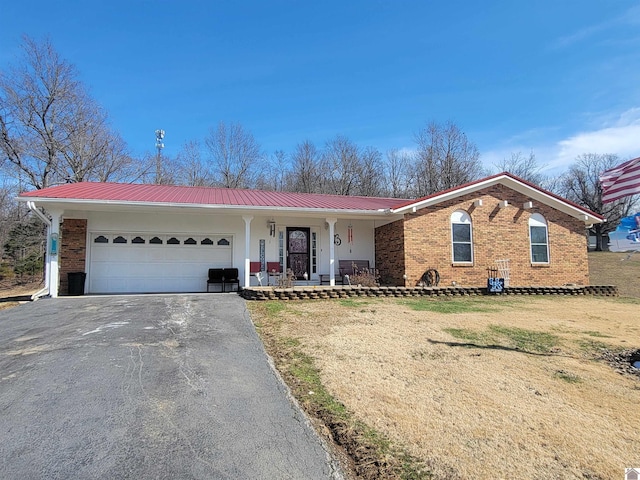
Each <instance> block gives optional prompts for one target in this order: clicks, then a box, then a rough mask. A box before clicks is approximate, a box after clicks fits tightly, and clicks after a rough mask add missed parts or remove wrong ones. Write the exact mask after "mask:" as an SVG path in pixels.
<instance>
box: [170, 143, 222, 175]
mask: <svg viewBox="0 0 640 480" xmlns="http://www.w3.org/2000/svg"><path fill="white" fill-rule="evenodd" d="M176 163H177V171H178V173H177V179H176V180H177V183H179V184H181V185H189V186H192V187H210V186H212V185H214V184H215V182H214V180H213V172H212V171H211V168H210V165H209V164H207V162H205V161H204V159H203V158H202V147H201V145H200V142H198V141H197V140H192V141H189V142H186V143H185V144H184V145H183V146H182V148H181V149H180V151H179V152H178V155H177V157H176Z"/></svg>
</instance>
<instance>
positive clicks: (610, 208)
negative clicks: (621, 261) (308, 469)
mask: <svg viewBox="0 0 640 480" xmlns="http://www.w3.org/2000/svg"><path fill="white" fill-rule="evenodd" d="M619 163H621V161H620V159H619V158H618V156H617V155H612V154H596V153H584V154H582V155H580V156H578V157H577V158H576V161H575V163H574V164H573V165H571V167H569V170H568V171H567V172H566V173H565V175H564V176H563V180H562V193H563V195H564V196H565V197H566V198H567V199H569V200H572V201H573V202H575V203H577V204H579V205H581V206H583V207H586V208H588V209H589V210H591V211H592V212H595V213H599V214H600V215H602V216H604V217H605V218H606V219H607V221H606V222H605V223H599V224H596V225H594V226H593V227H592V229H591V232H592V233H593V234H594V235H595V236H596V250H597V251H602V250H603V249H604V247H605V246H604V245H603V236H604V235H606V234H608V233H609V232H611V231H613V230H615V228H616V226H617V225H618V223H619V222H620V219H621V218H623V217H627V216H629V215H630V214H631V211H632V208H633V207H634V205H635V204H637V200H638V196H631V197H627V198H624V199H621V200H618V201H616V202H612V203H602V187H601V186H600V180H599V177H600V174H601V173H602V172H603V171H604V170H607V169H609V168H612V167H614V166H616V165H618V164H619Z"/></svg>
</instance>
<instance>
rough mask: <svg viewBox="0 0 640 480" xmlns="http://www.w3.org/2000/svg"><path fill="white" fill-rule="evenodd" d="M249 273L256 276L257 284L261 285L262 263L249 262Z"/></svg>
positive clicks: (262, 276)
mask: <svg viewBox="0 0 640 480" xmlns="http://www.w3.org/2000/svg"><path fill="white" fill-rule="evenodd" d="M249 273H250V274H251V275H253V276H254V277H256V280H258V285H260V286H262V279H263V278H264V275H263V273H262V264H261V263H260V262H249Z"/></svg>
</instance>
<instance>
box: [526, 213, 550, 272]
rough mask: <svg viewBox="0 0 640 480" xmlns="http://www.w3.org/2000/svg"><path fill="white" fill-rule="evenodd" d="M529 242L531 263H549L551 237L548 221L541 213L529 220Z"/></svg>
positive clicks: (535, 214)
mask: <svg viewBox="0 0 640 480" xmlns="http://www.w3.org/2000/svg"><path fill="white" fill-rule="evenodd" d="M529 242H530V244H531V263H549V236H548V231H547V221H546V220H545V218H544V217H543V216H542V215H540V214H539V213H534V214H533V215H531V218H529Z"/></svg>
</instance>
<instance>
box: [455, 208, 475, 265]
mask: <svg viewBox="0 0 640 480" xmlns="http://www.w3.org/2000/svg"><path fill="white" fill-rule="evenodd" d="M472 238H473V237H472V232H471V217H470V216H469V214H468V213H467V212H464V211H462V210H456V211H455V212H453V213H452V214H451V243H452V249H453V262H454V263H471V262H473V240H472Z"/></svg>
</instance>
